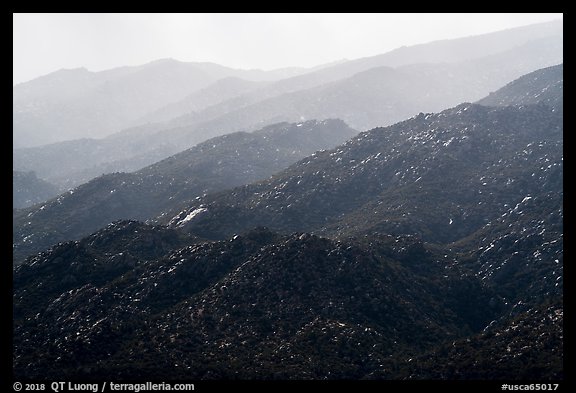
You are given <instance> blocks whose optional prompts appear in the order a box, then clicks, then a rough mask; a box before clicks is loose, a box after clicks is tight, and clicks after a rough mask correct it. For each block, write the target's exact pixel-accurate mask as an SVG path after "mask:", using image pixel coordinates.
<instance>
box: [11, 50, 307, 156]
mask: <svg viewBox="0 0 576 393" xmlns="http://www.w3.org/2000/svg"><path fill="white" fill-rule="evenodd" d="M278 71H279V72H277V71H269V72H265V71H259V70H235V69H232V68H228V67H224V66H221V65H218V64H213V63H185V62H180V61H177V60H173V59H162V60H157V61H154V62H151V63H148V64H144V65H142V66H134V67H120V68H114V69H111V70H106V71H100V72H90V71H88V70H86V69H85V68H77V69H70V70H66V69H65V70H60V71H57V72H54V73H51V74H48V75H46V76H43V77H40V78H37V79H34V80H32V81H29V82H25V83H21V84H18V85H16V86H14V88H13V112H12V114H13V119H12V120H13V123H14V126H13V134H14V137H13V145H14V147H29V146H37V145H41V144H47V143H53V142H58V141H63V140H68V139H80V138H86V137H103V136H106V135H109V134H111V133H113V132H116V131H119V130H121V129H123V128H126V127H129V126H131V125H134V124H135V122H136V121H137V120H138V119H139V118H141V117H143V116H145V115H146V114H148V113H150V112H152V111H155V110H158V109H160V108H162V107H164V106H166V105H168V104H170V103H172V102H175V101H180V100H182V99H184V98H185V97H186V96H188V95H189V94H192V93H194V92H195V91H198V90H200V89H203V88H206V87H208V86H209V85H210V84H212V83H214V82H216V81H218V80H220V79H222V78H227V77H238V78H243V79H247V80H254V81H265V80H275V79H281V78H285V77H286V76H288V75H290V74H293V75H294V74H297V73H298V72H303V70H298V69H293V70H291V71H290V70H278Z"/></svg>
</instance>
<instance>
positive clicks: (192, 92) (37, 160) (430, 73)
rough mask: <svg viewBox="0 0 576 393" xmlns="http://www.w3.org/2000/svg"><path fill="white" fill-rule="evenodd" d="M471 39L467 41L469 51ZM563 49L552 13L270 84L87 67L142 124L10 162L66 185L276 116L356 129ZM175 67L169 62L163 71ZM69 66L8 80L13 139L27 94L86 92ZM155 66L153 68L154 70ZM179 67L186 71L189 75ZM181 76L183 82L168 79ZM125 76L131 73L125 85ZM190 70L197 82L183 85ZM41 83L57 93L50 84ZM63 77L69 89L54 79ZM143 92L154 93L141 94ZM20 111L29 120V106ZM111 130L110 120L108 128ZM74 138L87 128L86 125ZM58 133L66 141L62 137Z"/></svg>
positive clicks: (476, 87) (225, 75)
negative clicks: (546, 18)
mask: <svg viewBox="0 0 576 393" xmlns="http://www.w3.org/2000/svg"><path fill="white" fill-rule="evenodd" d="M470 47H474V48H477V49H476V50H475V51H471V50H470ZM562 48H563V32H562V22H551V23H545V24H540V25H534V26H529V27H523V28H518V29H511V30H506V31H502V32H497V33H491V34H487V35H483V36H476V37H469V38H462V39H458V40H447V41H440V42H433V43H430V44H425V45H416V46H414V47H409V48H401V49H398V50H396V51H392V52H390V53H387V54H383V55H379V56H374V57H370V58H364V59H359V60H351V61H344V62H339V63H337V64H335V65H327V66H325V67H321V68H320V69H318V70H315V71H311V72H308V73H303V74H301V75H298V76H293V77H289V78H285V79H281V80H277V81H273V82H271V81H267V82H263V81H259V82H256V81H250V80H247V77H246V75H250V76H251V77H252V79H259V80H261V79H264V76H263V74H262V73H260V74H258V73H257V72H256V71H254V72H252V73H250V72H246V73H245V74H246V75H245V74H242V72H240V71H234V72H233V71H230V70H229V69H226V68H225V67H216V65H206V64H203V65H202V67H200V66H198V65H197V64H196V65H195V64H193V63H190V64H188V63H179V62H176V61H161V62H156V63H151V64H148V65H145V66H142V67H139V68H138V67H136V68H128V69H124V68H121V69H116V70H110V71H106V72H104V73H95V74H94V76H93V77H91V78H88V79H89V80H91V81H92V80H93V79H94V78H96V76H98V77H97V78H96V79H98V80H100V79H103V78H104V77H105V76H106V78H112V77H114V78H118V82H114V83H112V82H106V83H108V84H107V85H106V86H108V85H110V86H113V87H114V88H112V87H110V88H109V90H110V91H108V90H106V93H105V94H104V93H102V92H101V90H102V88H101V87H98V89H96V90H97V91H98V92H99V93H98V94H100V95H97V96H98V97H101V96H103V97H104V98H103V99H105V100H106V101H107V102H115V101H121V102H126V103H127V105H128V104H130V105H133V101H134V100H135V101H137V102H140V101H142V102H140V103H139V104H138V105H140V107H139V108H140V109H138V111H139V112H138V115H137V116H136V115H135V116H132V117H133V119H132V120H130V121H131V122H132V123H131V124H132V125H135V124H136V123H138V122H140V123H141V125H139V126H137V127H132V128H128V129H126V130H124V131H121V132H118V133H116V134H113V135H110V136H108V137H106V138H104V139H76V140H71V141H66V142H62V143H56V144H50V145H46V146H41V147H33V148H17V149H15V150H14V159H13V165H14V169H16V170H20V171H35V172H36V173H37V175H38V176H39V177H40V178H42V179H45V180H47V181H49V182H51V183H54V184H57V185H59V186H60V187H63V188H71V187H74V186H76V185H79V184H81V183H84V182H87V181H89V180H90V179H92V178H94V177H96V176H99V175H101V174H103V173H109V172H115V171H133V170H137V169H140V168H142V167H144V166H146V165H149V164H152V163H153V162H156V161H158V160H160V159H163V158H166V157H168V156H170V155H172V154H175V153H177V152H179V151H182V150H184V149H186V148H189V147H191V146H193V145H195V144H197V143H200V142H202V141H205V140H207V139H209V138H211V137H215V136H218V135H222V134H226V133H230V132H235V131H251V130H255V129H259V128H262V127H263V126H266V125H268V124H273V123H277V122H281V121H288V122H298V121H303V120H307V119H318V120H322V119H327V118H339V119H342V120H344V121H345V122H346V123H347V124H349V125H350V126H351V127H352V128H355V129H357V130H366V129H369V128H373V127H376V126H385V125H390V124H393V123H395V122H397V121H400V120H402V119H404V118H406V117H410V116H412V115H414V114H417V113H419V112H421V111H439V110H442V109H446V108H448V107H451V106H453V105H457V104H458V103H461V102H466V101H468V102H471V101H476V100H478V99H480V98H482V97H484V96H486V95H488V94H489V93H490V92H491V91H494V90H497V89H498V88H500V87H501V86H503V85H504V84H506V83H508V82H510V81H512V80H514V79H516V78H518V77H520V76H522V75H524V74H526V73H528V72H531V71H534V70H536V69H539V68H543V67H547V66H552V65H556V64H559V63H561V62H562V60H563V50H562ZM431 53H433V54H434V55H431ZM212 66H214V67H212ZM174 67H175V68H176V69H177V70H180V71H178V72H172V71H171V69H172V68H174ZM213 68H214V69H215V70H217V71H218V72H216V71H214V70H213ZM191 70H193V71H194V72H192V71H191ZM128 71H130V72H128ZM200 71H201V72H200ZM209 71H210V72H209ZM301 71H302V70H301ZM70 73H71V75H74V76H70V79H67V78H65V77H64V76H65V75H66V72H64V71H62V72H60V73H55V74H51V75H49V76H46V77H44V78H39V79H37V80H35V81H31V82H28V83H25V84H22V85H18V86H16V87H15V88H14V91H15V93H14V94H15V98H14V113H15V114H14V116H15V121H14V123H15V125H14V140H15V146H16V147H18V146H19V145H20V144H18V143H16V141H17V140H20V139H23V140H29V141H30V142H32V139H31V138H29V137H22V138H21V137H20V135H25V132H24V131H21V127H20V126H19V124H20V122H24V120H20V119H21V118H26V116H28V115H25V114H22V113H21V112H22V111H21V109H19V108H20V107H21V106H22V105H24V106H26V107H30V108H34V107H35V105H36V104H32V103H33V102H35V101H34V100H35V98H34V99H33V97H36V96H38V95H42V94H48V93H43V92H44V90H48V91H49V92H50V93H49V94H48V95H50V96H52V95H58V94H60V95H61V94H64V93H63V91H64V92H67V93H66V94H67V96H68V97H69V99H70V100H73V101H74V102H75V103H78V102H82V100H80V98H79V97H78V94H79V91H85V90H86V89H84V88H77V87H76V86H79V85H82V83H88V82H85V81H84V79H85V78H84V79H82V78H80V80H81V83H78V82H76V79H78V78H77V77H76V76H75V75H76V74H75V73H81V74H83V73H88V72H87V71H74V72H70ZM156 73H158V75H159V76H155V75H156ZM190 73H192V74H193V76H189V77H188V75H189V74H190ZM60 74H63V75H61V77H59V79H58V80H60V79H62V78H64V80H63V81H62V82H61V83H59V84H57V83H53V84H47V83H41V82H43V81H44V79H45V78H47V79H48V80H52V79H54V78H56V77H57V76H58V75H60ZM100 74H102V75H100ZM180 74H181V77H182V78H184V76H186V77H187V78H189V79H190V81H188V80H184V81H182V80H178V75H180ZM200 74H201V75H202V77H200V76H199V75H200ZM206 74H208V75H209V76H206ZM229 74H234V75H232V76H231V75H229ZM107 75H108V76H107ZM162 75H164V76H166V75H169V76H170V77H169V78H168V77H166V78H167V79H166V81H165V82H164V80H165V79H163V78H164V76H162ZM255 75H256V76H255ZM137 77H142V78H145V79H146V83H145V84H144V85H143V86H141V85H140V83H139V82H138V80H139V79H137ZM124 78H128V79H129V81H130V82H124ZM194 78H197V79H198V80H201V82H198V83H196V82H194V81H196V79H194ZM242 78H244V79H242ZM106 80H108V79H106ZM114 80H116V79H114ZM121 81H122V82H121ZM152 81H155V82H154V83H152ZM44 82H45V81H44ZM168 82H170V83H174V84H177V85H178V87H177V88H176V89H174V92H173V94H172V93H170V94H168V92H172V88H171V87H170V85H169V84H168ZM193 82H194V83H193ZM90 83H92V82H90ZM129 83H133V85H134V86H137V87H138V91H137V93H134V94H136V95H137V96H138V97H137V98H136V97H133V96H131V97H122V98H114V99H109V98H108V97H109V96H114V97H116V96H115V95H114V94H116V93H114V91H115V90H114V89H119V90H120V91H121V92H122V94H124V95H128V94H132V93H129V92H131V91H133V90H134V89H129V88H127V87H126V85H129ZM46 84H47V85H48V86H52V90H55V91H56V92H57V93H52V90H50V88H49V87H46V86H45V85H46ZM67 84H70V85H73V86H75V88H74V89H72V88H70V89H64V88H62V85H63V86H66V85H67ZM38 85H39V86H38ZM98 86H100V85H98ZM129 86H132V85H129ZM144 86H148V89H149V90H145V88H144ZM154 89H162V91H165V96H166V99H165V100H164V101H166V102H164V103H163V104H160V101H161V100H162V97H164V95H163V94H156V93H155V90H154ZM186 89H187V90H186ZM147 91H148V92H147ZM23 92H26V94H24V93H23ZM82 94H84V93H82ZM147 94H152V95H153V96H154V97H153V98H150V99H148V98H146V97H147ZM27 97H28V98H27ZM82 99H83V98H82ZM152 101H154V102H152ZM168 101H170V102H168ZM58 102H60V101H58ZM75 105H76V104H75ZM78 105H79V104H78ZM107 105H108V104H107ZM110 105H112V104H110ZM98 107H99V104H89V105H88V106H87V107H86V108H85V109H86V110H88V112H89V113H87V114H86V115H78V116H79V117H78V120H79V121H82V122H83V124H84V125H85V126H86V125H87V124H89V123H90V117H91V116H96V115H98V116H100V117H102V116H103V115H102V114H101V113H102V111H99V110H93V109H94V108H98ZM114 107H115V108H121V105H115V104H114ZM144 107H145V108H144ZM153 107H154V108H153ZM143 108H144V109H143ZM30 110H31V111H32V109H30ZM82 110H84V109H82ZM78 111H80V109H78ZM80 112H81V111H80ZM80 112H78V113H80ZM128 112H130V113H135V112H134V111H128V110H125V111H123V112H122V113H123V114H126V113H128ZM23 113H28V112H23ZM31 113H33V114H34V113H36V112H34V111H32V112H31ZM43 113H44V112H43ZM74 113H76V112H75V110H68V109H67V110H60V109H55V108H53V107H50V109H47V110H46V111H45V114H46V116H58V118H57V119H52V120H51V119H43V120H41V123H42V124H43V125H42V124H39V125H35V126H32V127H31V128H30V129H33V130H35V131H34V132H35V134H38V135H41V134H43V133H49V134H51V135H52V134H53V135H57V134H58V132H56V131H55V132H52V131H46V132H41V130H42V129H48V128H49V127H50V124H59V125H60V124H66V125H71V124H73V121H72V120H66V119H64V118H61V116H64V115H66V114H70V115H71V116H72V115H73V114H74ZM117 117H118V116H117ZM31 118H33V119H40V117H38V116H36V115H35V114H34V116H32V117H31ZM126 118H127V117H126ZM26 121H28V120H26ZM30 121H31V122H34V121H36V120H30ZM39 121H40V120H39ZM127 121H128V120H127ZM145 122H149V123H145ZM90 127H91V128H95V126H94V127H92V126H90ZM73 128H74V129H75V130H79V129H80V128H78V127H76V126H74V127H73ZM96 128H98V127H96ZM121 128H122V127H117V130H120V129H121ZM75 132H76V131H75ZM76 135H77V137H86V136H90V135H91V134H86V133H84V134H81V133H76ZM100 135H104V134H100ZM67 139H72V138H70V136H68V137H67Z"/></svg>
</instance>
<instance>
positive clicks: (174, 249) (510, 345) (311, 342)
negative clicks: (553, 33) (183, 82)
mask: <svg viewBox="0 0 576 393" xmlns="http://www.w3.org/2000/svg"><path fill="white" fill-rule="evenodd" d="M388 71H390V70H388ZM392 71H393V72H398V71H397V70H392ZM561 71H562V66H561V65H560V66H558V67H550V68H547V69H543V70H539V71H538V72H536V73H534V74H531V75H527V76H525V77H523V78H521V79H519V80H517V81H515V82H513V83H511V84H509V85H507V86H505V87H504V88H503V89H502V90H501V91H495V92H493V93H492V94H491V95H489V96H488V97H486V98H485V99H484V100H482V101H480V103H474V104H473V103H462V104H460V105H457V106H455V107H452V108H450V109H447V110H443V111H441V112H438V113H420V114H417V115H415V116H413V117H411V118H409V119H407V120H404V121H401V122H399V123H396V124H394V125H390V126H387V127H378V128H374V129H371V130H369V131H365V132H362V133H360V134H359V135H357V136H355V137H353V138H351V139H349V140H348V141H347V142H346V143H343V144H341V145H339V146H337V147H335V148H333V149H330V150H324V151H317V152H316V153H314V154H312V155H310V156H308V157H305V158H303V159H301V160H300V161H298V162H297V163H295V164H293V165H291V166H289V167H288V168H287V169H284V170H282V171H280V172H279V173H276V174H275V175H273V176H272V177H270V178H266V177H268V176H269V175H265V176H263V177H264V178H265V179H264V180H260V181H257V182H255V183H251V184H248V185H243V186H240V187H236V188H233V189H228V190H223V191H220V192H217V193H206V195H203V194H204V192H201V194H198V195H197V196H196V197H194V196H193V195H186V196H185V197H184V198H181V199H180V203H183V205H180V206H176V205H170V203H167V202H166V200H169V198H170V197H171V196H173V195H177V193H178V192H179V191H180V190H181V189H182V187H177V188H176V189H174V190H171V191H170V188H169V182H168V183H166V182H165V181H166V179H168V178H170V179H172V178H174V179H176V178H181V179H185V178H187V177H188V178H191V177H192V174H194V173H195V172H193V171H191V169H190V164H193V165H192V168H196V169H198V171H199V172H200V170H201V169H202V173H205V172H206V171H209V173H211V174H212V175H214V177H217V176H216V175H218V171H219V168H221V167H222V168H229V167H230V166H234V165H236V164H237V163H239V162H240V163H242V162H244V161H235V160H234V159H233V158H234V154H231V153H232V152H233V151H234V149H236V148H239V147H240V146H242V143H244V142H243V141H245V143H246V146H247V147H251V146H256V147H255V149H256V151H258V152H260V154H261V156H264V157H266V155H265V154H264V153H263V152H265V151H268V150H263V149H262V148H261V146H262V145H263V146H266V143H265V142H264V140H263V136H266V137H267V138H268V137H270V138H272V135H276V137H278V135H281V136H283V137H284V138H287V141H285V142H282V143H286V145H290V143H292V144H293V143H295V141H294V140H293V139H292V138H294V137H295V136H297V140H298V139H300V138H304V137H303V136H302V134H298V129H302V128H303V127H305V126H306V127H308V126H310V127H311V129H314V127H321V125H323V124H326V123H322V122H310V123H308V122H305V123H297V124H281V125H280V126H279V127H280V128H279V129H278V128H275V127H270V128H266V129H263V130H261V131H258V132H256V133H252V134H247V133H238V134H232V135H227V136H224V137H221V138H219V139H216V140H219V141H227V140H229V141H233V143H232V144H230V145H226V144H224V143H223V144H222V145H220V147H222V146H228V147H227V148H225V149H224V152H225V154H224V155H223V157H226V158H227V159H230V161H226V162H222V163H220V164H218V163H215V162H213V161H210V160H207V159H206V160H203V159H200V160H198V161H195V160H196V158H197V157H202V154H200V153H201V152H202V151H204V152H206V153H208V152H210V153H214V149H217V148H218V145H215V144H212V143H210V142H206V143H204V144H201V145H199V146H197V147H196V148H194V149H191V150H189V151H187V152H184V153H182V154H181V155H176V156H174V157H172V158H169V159H167V160H164V161H161V162H159V163H157V164H155V165H152V166H150V167H147V168H146V169H145V170H143V171H141V172H137V173H135V174H116V175H110V176H106V177H104V178H101V179H98V181H93V182H91V183H88V184H86V185H85V186H82V187H88V186H90V185H98V187H97V188H95V189H93V190H92V191H90V192H87V193H86V195H88V194H95V195H98V197H99V198H101V197H103V196H104V195H106V196H107V197H108V196H109V194H110V191H111V190H116V191H114V192H113V193H112V194H115V193H116V192H119V191H120V189H121V188H117V187H119V185H118V183H117V182H120V183H119V184H120V185H121V184H122V183H121V182H122V181H126V180H127V179H129V177H130V176H137V177H136V178H134V179H141V181H142V183H141V184H142V185H144V184H147V187H146V188H143V189H139V188H137V187H136V188H132V186H130V187H127V188H126V190H131V191H130V192H129V193H128V192H126V193H125V194H124V195H125V196H128V195H134V194H141V195H143V196H144V195H156V197H157V199H156V200H155V201H154V202H152V203H151V205H161V204H162V203H167V204H166V205H164V207H163V210H162V212H161V213H159V214H158V215H157V217H156V220H158V221H159V222H160V223H163V224H166V225H156V226H153V225H148V224H144V223H140V222H135V221H115V222H114V223H111V224H109V225H108V226H106V227H105V228H102V229H100V230H99V231H97V232H95V233H93V234H91V235H89V236H87V237H84V238H82V239H78V240H75V241H68V242H61V243H59V244H54V245H52V246H51V247H50V248H48V247H45V248H46V249H45V251H43V252H41V253H39V254H36V255H33V256H30V257H28V258H27V259H26V260H25V261H24V262H23V263H21V264H19V265H18V266H16V267H15V269H14V279H13V290H14V334H13V341H14V352H13V359H14V369H13V370H14V374H15V376H16V377H18V378H57V377H58V378H60V379H61V378H62V376H63V375H65V376H66V377H67V378H70V379H75V378H92V379H102V378H105V379H110V378H113V379H114V380H129V379H134V378H146V379H151V378H152V379H154V378H162V379H166V380H169V379H190V378H192V379H502V380H506V381H517V380H525V379H531V380H538V381H554V380H558V379H561V378H563V375H564V371H563V364H562V362H563V327H562V323H563V300H562V297H563V293H562V290H563V110H562V103H563V99H562V85H563V76H562V72H561ZM540 82H542V83H540ZM543 92H544V93H545V94H544V93H543ZM489 99H490V100H492V101H489ZM507 104H512V105H507ZM334 122H335V123H336V124H339V125H340V126H341V130H342V131H343V134H345V133H346V132H347V131H348V130H349V129H348V128H347V126H345V125H344V123H342V122H340V121H334ZM328 128H329V127H328ZM278 130H280V132H279V131H278ZM343 137H344V138H346V137H345V136H344V135H343ZM280 143H281V142H280V141H279V140H276V141H275V142H274V145H278V144H280ZM229 146H234V147H233V148H232V150H230V148H229ZM237 146H238V147H237ZM251 148H252V149H254V147H251ZM249 151H254V150H249ZM191 152H194V154H191ZM277 153H279V152H277ZM212 156H214V157H215V156H216V155H215V154H214V155H213V154H210V155H207V157H212ZM271 156H272V157H274V156H275V154H274V152H272V155H271ZM280 157H282V155H280ZM262 162H263V163H266V162H269V160H263V161H262ZM203 165H205V166H203ZM267 165H269V164H267ZM240 172H242V171H240ZM249 172H250V173H251V171H249ZM226 173H232V174H231V175H229V176H228V175H227V176H224V177H223V179H228V180H225V181H226V182H228V183H229V184H228V185H230V186H232V184H231V180H229V179H230V178H231V177H233V176H239V175H236V174H235V173H236V172H233V171H232V172H226ZM144 174H146V176H144ZM160 174H165V175H160ZM154 176H157V177H156V178H155V177H154ZM145 179H147V180H146V181H150V183H145V182H144V180H145ZM153 179H161V180H158V181H157V182H155V180H153ZM139 181H140V180H139ZM99 182H103V183H99ZM103 184H104V186H102V185H103ZM156 184H157V186H158V187H159V189H163V190H168V191H162V193H161V194H160V193H159V194H154V193H148V194H147V192H148V191H146V190H147V189H148V188H149V186H151V185H156ZM82 187H80V188H79V189H77V190H75V191H74V193H73V194H72V195H71V196H66V199H61V202H62V204H64V202H65V201H66V202H69V201H71V199H70V198H71V197H73V196H74V195H75V194H76V193H79V192H80V191H81V188H82ZM205 187H207V186H205ZM102 190H104V191H102ZM122 190H124V189H122ZM123 192H124V191H123ZM195 195H196V194H195ZM178 198H180V197H178ZM103 200H106V198H103ZM78 202H80V201H78ZM133 203H136V202H130V203H128V204H126V205H125V206H129V205H130V204H133ZM56 204H58V199H56V200H53V201H52V202H50V205H56ZM90 206H101V207H99V210H98V211H99V212H100V214H107V212H108V211H110V210H111V208H110V207H107V206H108V205H106V203H104V204H103V205H98V204H96V205H90ZM49 208H50V210H49ZM126 208H127V207H124V209H126ZM66 209H69V210H62V211H66V214H67V215H69V217H70V218H71V217H73V216H74V214H76V213H77V212H81V211H82V205H81V204H80V203H78V205H76V206H74V205H72V204H71V205H68V207H67V208H66ZM45 210H46V211H53V212H58V211H59V210H58V209H56V207H55V206H54V207H53V206H46V207H45V208H44V209H41V208H35V210H34V211H31V210H30V211H25V210H23V211H22V212H26V213H27V214H30V217H28V221H26V218H27V215H22V216H21V218H20V220H21V223H22V226H21V228H25V227H26V222H32V221H31V220H32V219H34V216H35V215H38V217H41V215H42V214H43V212H44V211H45ZM75 212H76V213H75ZM150 213H152V210H151V211H150ZM16 214H18V212H17V213H16ZM55 217H56V218H58V219H60V218H61V217H64V222H66V220H67V219H68V218H66V217H65V216H58V214H56V215H55ZM150 222H152V220H151V221H150ZM29 225H31V224H29ZM35 225H37V226H38V229H35V230H34V231H32V232H31V233H33V235H34V234H36V233H41V229H40V228H41V227H42V226H44V225H45V224H44V223H43V222H42V220H38V221H36V224H35ZM79 228H80V227H79ZM23 234H24V232H22V233H21V235H23ZM20 238H22V236H20ZM20 238H18V239H20ZM21 242H22V243H20V244H24V240H21ZM54 243H55V242H54ZM16 249H17V247H16Z"/></svg>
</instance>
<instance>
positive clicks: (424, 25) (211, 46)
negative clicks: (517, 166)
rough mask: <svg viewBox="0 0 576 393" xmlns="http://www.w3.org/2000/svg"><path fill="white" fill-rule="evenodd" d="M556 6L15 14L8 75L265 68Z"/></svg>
mask: <svg viewBox="0 0 576 393" xmlns="http://www.w3.org/2000/svg"><path fill="white" fill-rule="evenodd" d="M561 18H562V14H378V13H377V14H318V13H315V14H298V13H293V14H282V13H276V14H13V22H14V24H13V26H14V28H13V29H14V30H13V82H14V83H20V82H25V81H27V80H30V79H33V78H36V77H38V76H41V75H45V74H48V73H50V72H53V71H56V70H58V69H61V68H77V67H86V68H87V69H89V70H90V71H101V70H104V69H109V68H114V67H118V66H123V65H138V64H144V63H147V62H149V61H152V60H157V59H160V58H168V57H171V58H174V59H177V60H181V61H209V62H214V63H218V64H222V65H225V66H229V67H233V68H244V69H249V68H260V69H264V70H269V69H274V68H281V67H288V66H303V67H312V66H315V65H319V64H323V63H328V62H332V61H335V60H340V59H343V58H347V59H356V58H360V57H365V56H373V55H376V54H380V53H385V52H388V51H390V50H392V49H395V48H397V47H399V46H402V45H414V44H418V43H424V42H430V41H434V40H439V39H447V38H456V37H464V36H469V35H475V34H482V33H487V32H492V31H497V30H503V29H506V28H511V27H516V26H522V25H527V24H532V23H538V22H545V21H549V20H554V19H561Z"/></svg>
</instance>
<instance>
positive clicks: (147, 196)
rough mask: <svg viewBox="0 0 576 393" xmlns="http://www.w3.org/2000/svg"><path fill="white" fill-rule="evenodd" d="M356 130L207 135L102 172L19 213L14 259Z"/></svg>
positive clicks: (256, 174)
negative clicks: (146, 161) (151, 160)
mask: <svg viewBox="0 0 576 393" xmlns="http://www.w3.org/2000/svg"><path fill="white" fill-rule="evenodd" d="M356 133H357V132H356V131H355V130H353V129H351V128H350V127H348V126H347V125H346V124H345V123H344V122H342V121H340V120H323V121H313V120H311V121H307V122H302V123H292V124H289V123H279V124H275V125H270V126H268V127H265V128H263V129H261V130H258V131H255V132H253V133H246V132H238V133H232V134H229V135H224V136H220V137H216V138H213V139H210V140H208V141H206V142H204V143H201V144H199V145H197V146H195V147H193V148H191V149H188V150H186V151H184V152H181V153H179V154H176V155H174V156H172V157H169V158H167V159H165V160H163V161H160V162H158V163H155V164H153V165H150V166H148V167H145V168H143V169H141V170H139V171H137V172H134V173H111V174H106V175H103V176H100V177H98V178H96V179H93V180H91V181H90V182H88V183H86V184H83V185H81V186H79V187H77V188H75V189H73V190H71V191H67V192H65V193H63V194H61V195H59V196H58V197H57V198H54V199H52V200H50V201H47V202H45V203H43V204H37V205H36V206H33V207H31V208H28V209H23V210H19V211H16V212H15V213H14V215H13V217H14V219H13V230H14V232H13V236H14V237H13V241H14V248H13V251H14V257H15V259H16V260H20V259H21V258H22V257H25V256H28V255H30V254H32V253H36V252H39V251H42V250H44V249H46V248H47V247H49V246H51V245H52V244H55V243H58V242H61V241H66V240H77V239H80V238H81V237H83V236H86V235H89V234H90V233H92V232H94V231H96V230H98V229H100V228H103V227H105V226H106V225H108V224H109V223H110V222H113V221H116V220H120V219H135V220H136V219H137V220H143V221H144V220H148V219H153V218H155V217H156V216H162V215H163V214H166V212H170V211H174V210H177V209H178V208H181V207H182V206H183V205H185V203H186V202H189V201H190V200H193V199H195V198H196V197H200V196H202V195H205V194H207V193H210V192H215V191H221V190H224V189H228V188H232V187H235V186H240V185H243V184H248V183H252V182H255V181H257V180H262V179H265V178H267V177H269V176H271V175H273V174H274V173H276V172H279V171H280V170H282V169H285V168H287V167H288V166H289V165H290V164H293V163H295V162H296V161H298V160H300V159H302V158H304V157H306V156H308V155H310V154H312V153H313V152H315V151H317V150H322V149H327V148H331V147H334V146H336V145H338V144H340V143H343V142H345V141H346V140H347V139H349V138H351V137H352V136H354V135H356Z"/></svg>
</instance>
